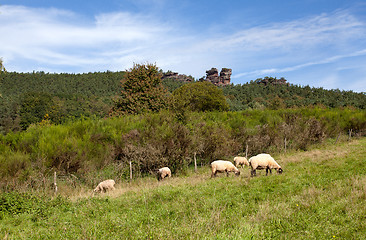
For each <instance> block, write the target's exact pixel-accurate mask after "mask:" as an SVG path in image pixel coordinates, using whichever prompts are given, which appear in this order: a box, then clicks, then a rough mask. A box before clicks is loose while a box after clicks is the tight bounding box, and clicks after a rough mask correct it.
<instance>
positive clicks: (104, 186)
mask: <svg viewBox="0 0 366 240" xmlns="http://www.w3.org/2000/svg"><path fill="white" fill-rule="evenodd" d="M115 184H116V182H115V181H114V180H113V179H108V180H105V181H103V182H100V183H99V184H98V186H97V187H96V188H95V189H94V190H93V193H96V192H106V191H107V190H115V188H114V185H115Z"/></svg>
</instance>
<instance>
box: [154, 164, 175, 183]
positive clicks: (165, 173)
mask: <svg viewBox="0 0 366 240" xmlns="http://www.w3.org/2000/svg"><path fill="white" fill-rule="evenodd" d="M171 176H172V171H170V169H169V168H168V167H163V168H160V169H159V170H158V172H157V177H158V181H160V180H163V179H164V178H166V177H169V178H170V177H171Z"/></svg>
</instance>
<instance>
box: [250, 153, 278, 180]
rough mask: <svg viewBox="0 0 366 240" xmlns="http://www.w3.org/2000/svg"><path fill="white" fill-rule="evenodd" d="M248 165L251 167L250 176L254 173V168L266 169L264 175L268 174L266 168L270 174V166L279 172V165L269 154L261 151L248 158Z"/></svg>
mask: <svg viewBox="0 0 366 240" xmlns="http://www.w3.org/2000/svg"><path fill="white" fill-rule="evenodd" d="M249 165H250V166H251V168H252V171H251V176H255V175H256V170H257V169H258V170H261V169H266V176H267V175H268V170H269V172H270V173H271V174H272V168H273V169H276V171H277V173H279V174H281V173H282V172H283V171H282V168H281V166H280V165H279V164H278V163H277V162H276V161H275V160H274V159H273V157H271V155H269V154H265V153H261V154H258V155H257V156H254V157H251V158H250V159H249Z"/></svg>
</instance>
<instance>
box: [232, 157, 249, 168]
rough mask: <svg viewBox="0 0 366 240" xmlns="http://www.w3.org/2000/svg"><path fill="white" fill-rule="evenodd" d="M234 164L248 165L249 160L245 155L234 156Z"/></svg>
mask: <svg viewBox="0 0 366 240" xmlns="http://www.w3.org/2000/svg"><path fill="white" fill-rule="evenodd" d="M234 164H235V167H239V166H242V167H243V166H244V165H246V166H249V162H248V160H247V158H246V157H234Z"/></svg>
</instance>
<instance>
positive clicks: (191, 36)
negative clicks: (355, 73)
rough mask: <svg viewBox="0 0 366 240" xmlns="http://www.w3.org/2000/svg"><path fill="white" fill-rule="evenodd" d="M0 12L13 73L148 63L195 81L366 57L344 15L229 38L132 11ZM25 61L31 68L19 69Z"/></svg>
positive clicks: (352, 20)
mask: <svg viewBox="0 0 366 240" xmlns="http://www.w3.org/2000/svg"><path fill="white" fill-rule="evenodd" d="M142 1H145V0H142ZM157 1H158V2H161V1H163V0H157ZM161 3H163V2H161ZM160 6H163V4H160ZM0 12H1V14H0V22H1V23H3V24H0V32H1V33H6V34H3V35H2V36H1V37H0V56H1V57H3V59H4V61H5V65H6V66H7V69H9V70H11V71H32V70H43V71H51V72H52V71H53V72H60V71H64V70H63V69H73V70H74V71H76V72H85V71H104V70H124V69H127V68H129V67H131V66H132V64H133V63H134V62H146V61H149V62H156V63H157V65H158V66H159V67H161V68H163V69H164V70H168V69H170V70H174V71H180V72H182V73H186V74H191V75H193V76H195V77H201V76H203V75H204V73H205V71H206V70H207V69H209V68H211V67H218V68H219V67H232V68H233V72H234V75H233V78H235V79H238V78H240V77H246V76H254V75H267V74H271V73H282V72H290V71H296V70H299V69H305V68H307V67H311V66H315V65H320V64H326V63H330V62H336V61H339V60H342V59H344V58H348V57H354V56H361V55H366V49H365V48H364V45H363V46H359V45H357V44H354V42H355V41H356V40H359V39H366V38H365V37H366V36H365V35H366V28H365V23H364V22H362V21H361V20H359V19H358V18H356V17H355V16H353V15H352V14H350V13H349V12H347V11H336V12H333V13H329V14H321V15H317V16H311V17H307V18H302V19H296V20H292V21H288V22H273V23H268V24H266V25H260V26H252V27H249V28H246V29H236V30H232V32H229V33H228V32H227V31H225V34H224V33H223V32H215V33H213V32H212V31H210V30H208V31H207V32H205V31H203V32H197V31H196V30H195V29H194V27H192V26H191V27H192V28H191V29H182V28H181V26H176V25H174V24H176V22H177V21H174V22H165V21H163V20H161V19H162V18H159V17H157V16H154V15H146V14H138V13H131V12H112V13H104V14H99V15H97V16H95V17H94V18H93V19H88V18H87V17H85V16H81V15H78V14H77V13H75V12H71V11H65V10H60V9H54V8H52V9H48V8H47V9H42V8H27V7H23V6H12V5H5V6H0ZM361 45H362V44H361ZM314 53H316V54H314ZM25 61H28V64H27V67H25V65H20V64H19V63H20V62H25ZM38 66H42V69H39V68H38V69H37V67H38Z"/></svg>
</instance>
